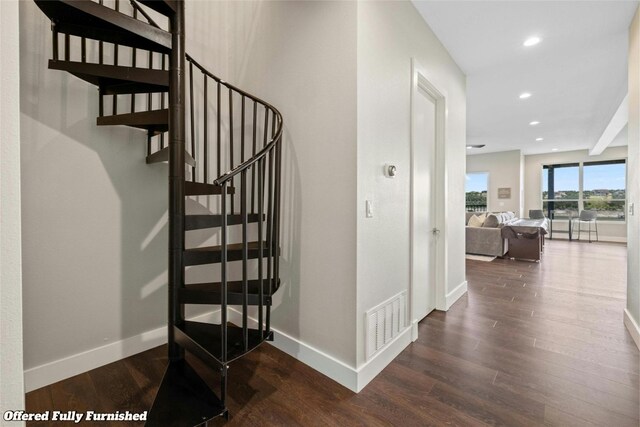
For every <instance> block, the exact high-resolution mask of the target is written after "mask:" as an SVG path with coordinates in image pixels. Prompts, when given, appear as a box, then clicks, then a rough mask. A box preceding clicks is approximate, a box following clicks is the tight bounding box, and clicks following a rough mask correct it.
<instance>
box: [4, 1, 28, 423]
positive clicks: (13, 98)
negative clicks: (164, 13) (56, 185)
mask: <svg viewBox="0 0 640 427" xmlns="http://www.w3.org/2000/svg"><path fill="white" fill-rule="evenodd" d="M18 28H19V25H18V2H17V1H2V2H0V53H1V55H2V62H0V129H2V132H0V289H1V291H0V336H1V337H2V339H1V341H2V345H0V413H4V411H6V410H19V409H24V383H23V376H22V366H23V364H22V355H23V351H22V261H21V241H20V232H21V219H20V109H19V99H20V98H19V97H20V94H19V92H18V91H19V85H20V66H19V54H20V52H19V38H18V36H19V30H18ZM2 424H3V425H4V422H2ZM23 424H24V423H19V424H16V425H23Z"/></svg>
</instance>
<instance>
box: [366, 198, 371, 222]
mask: <svg viewBox="0 0 640 427" xmlns="http://www.w3.org/2000/svg"><path fill="white" fill-rule="evenodd" d="M365 207H366V209H365V210H366V216H367V218H373V204H372V203H371V200H367V201H366V203H365Z"/></svg>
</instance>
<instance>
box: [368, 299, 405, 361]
mask: <svg viewBox="0 0 640 427" xmlns="http://www.w3.org/2000/svg"><path fill="white" fill-rule="evenodd" d="M406 313H407V292H406V291H404V292H401V293H399V294H398V295H396V296H394V297H392V298H390V299H388V300H386V301H385V302H383V303H382V304H380V305H378V306H376V307H374V308H372V309H370V310H369V311H367V313H366V314H365V327H366V328H367V330H366V332H365V339H366V340H367V349H366V357H367V359H369V358H371V357H372V356H373V355H375V354H376V353H377V352H378V351H379V350H380V349H381V348H382V347H384V346H385V345H386V344H388V343H389V342H391V341H392V340H393V339H394V338H395V337H396V336H397V335H398V334H399V333H400V332H402V330H403V329H404V328H405V325H406V324H407V320H406Z"/></svg>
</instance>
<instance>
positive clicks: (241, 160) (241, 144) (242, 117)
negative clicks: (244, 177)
mask: <svg viewBox="0 0 640 427" xmlns="http://www.w3.org/2000/svg"><path fill="white" fill-rule="evenodd" d="M240 108H241V109H242V112H241V114H240V117H241V118H240V163H242V162H244V95H242V103H241V107H240Z"/></svg>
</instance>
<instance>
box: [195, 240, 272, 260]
mask: <svg viewBox="0 0 640 427" xmlns="http://www.w3.org/2000/svg"><path fill="white" fill-rule="evenodd" d="M277 252H279V251H276V250H275V248H273V246H272V250H271V255H272V256H276V255H277ZM183 254H184V257H183V259H184V265H201V264H215V263H219V262H220V261H221V257H222V246H203V247H199V248H191V249H185V251H184V252H183ZM268 254H269V244H268V243H267V242H262V256H263V257H267V255H268ZM247 256H248V258H249V259H255V258H258V257H259V256H260V246H259V243H258V242H249V243H248V245H247ZM241 259H242V243H232V244H229V245H227V261H239V260H241Z"/></svg>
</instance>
